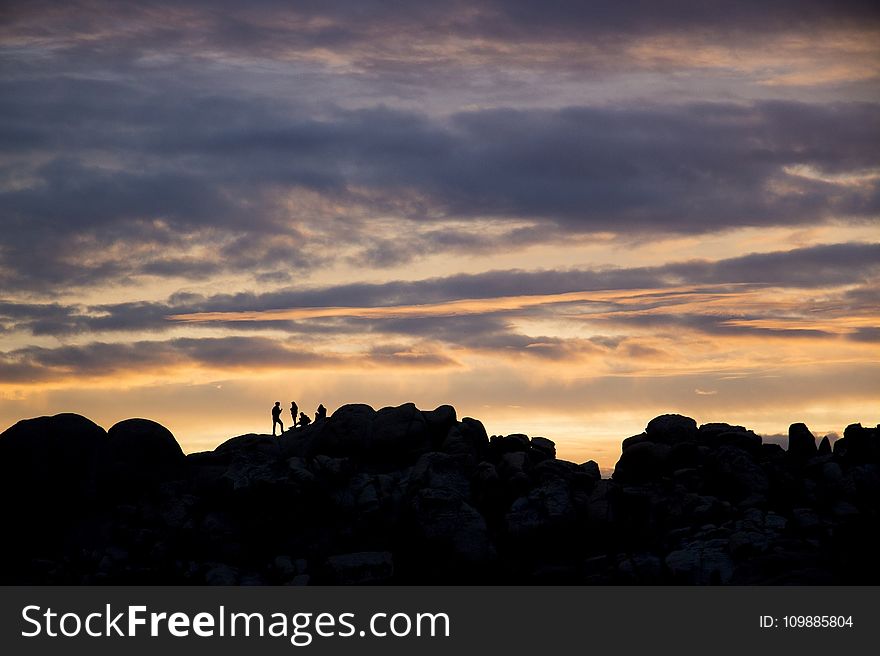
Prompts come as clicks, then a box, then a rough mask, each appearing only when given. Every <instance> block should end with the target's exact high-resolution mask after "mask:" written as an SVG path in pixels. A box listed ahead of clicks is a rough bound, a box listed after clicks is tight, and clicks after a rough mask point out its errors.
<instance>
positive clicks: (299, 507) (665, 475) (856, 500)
mask: <svg viewBox="0 0 880 656" xmlns="http://www.w3.org/2000/svg"><path fill="white" fill-rule="evenodd" d="M0 521H2V524H3V533H4V536H5V539H4V540H3V544H2V547H0V582H2V583H3V584H197V585H201V584H226V585H247V584H269V585H280V584H285V585H287V584H290V585H304V584H342V585H351V584H371V583H378V584H386V583H393V584H432V583H443V584H450V583H467V584H483V583H485V584H490V583H492V584H498V583H500V584H547V583H550V584H668V583H672V584H769V585H775V584H841V583H842V584H868V583H871V584H877V583H878V582H880V556H878V554H880V549H878V547H880V430H878V428H865V427H862V426H861V425H859V424H853V425H851V426H848V427H847V428H846V431H845V432H844V435H843V437H842V438H840V439H838V440H836V441H835V442H834V444H833V446H832V444H831V442H830V440H829V439H828V438H827V437H826V438H824V439H823V440H822V441H821V442H820V443H819V444H818V445H817V444H816V440H815V438H814V437H813V435H812V433H810V431H809V429H808V428H807V427H806V426H804V425H803V424H793V425H792V426H791V429H790V431H789V443H788V449H787V450H786V449H783V448H782V447H781V446H779V445H776V444H768V443H764V442H763V441H762V439H761V437H760V436H758V435H756V434H755V433H754V432H752V431H750V430H747V429H746V428H744V427H742V426H732V425H729V424H718V423H713V424H704V425H702V426H697V424H696V422H695V421H694V420H693V419H690V418H688V417H683V416H680V415H663V416H660V417H657V418H655V419H653V420H651V422H649V423H648V425H647V427H646V429H645V432H644V433H642V434H640V435H636V436H633V437H630V438H627V439H625V440H623V444H622V453H621V457H620V460H619V461H618V463H617V465H616V467H615V470H614V474H613V476H612V477H611V478H610V479H602V478H601V477H600V474H599V468H598V466H597V465H596V463H595V462H592V461H590V462H586V463H583V464H576V463H572V462H567V461H565V460H560V459H558V458H556V449H555V445H554V444H553V442H552V441H550V440H548V439H545V438H542V437H531V438H530V437H528V436H526V435H506V436H492V437H491V438H490V437H489V436H488V435H487V434H486V431H485V429H484V427H483V425H482V424H481V423H480V422H479V421H477V420H476V419H472V418H468V417H465V418H462V419H458V417H457V414H456V411H455V409H454V408H452V407H451V406H440V407H439V408H437V409H435V410H431V411H422V410H419V409H417V408H416V407H415V406H414V405H413V404H405V405H402V406H399V407H390V408H382V409H381V410H378V411H376V410H374V409H373V408H371V407H369V406H366V405H346V406H343V407H341V408H339V409H338V410H336V412H334V413H333V414H332V416H330V417H329V418H327V419H325V420H320V421H317V422H315V423H313V424H311V425H310V426H308V427H306V428H302V429H296V430H293V431H288V432H286V433H285V434H284V435H283V436H282V437H280V438H273V437H271V436H268V435H256V434H251V435H242V436H239V437H234V438H232V439H230V440H227V441H226V442H224V443H223V444H221V445H220V446H218V447H217V448H216V449H214V450H213V451H209V452H203V453H193V454H190V455H184V454H183V452H182V450H181V449H180V446H179V445H178V443H177V441H176V440H175V438H174V436H173V435H172V434H171V433H170V432H169V431H168V430H167V429H165V428H164V427H162V426H161V425H159V424H157V423H155V422H152V421H149V420H146V419H130V420H126V421H123V422H120V423H118V424H116V425H115V426H113V427H112V428H111V429H110V430H109V431H106V432H105V431H104V429H103V428H101V427H100V426H98V425H96V424H94V423H93V422H91V421H90V420H88V419H86V418H85V417H81V416H79V415H74V414H62V415H56V416H54V417H40V418H36V419H28V420H23V421H20V422H19V423H17V424H16V425H14V426H13V427H11V428H9V429H8V430H6V431H5V432H4V433H2V434H0Z"/></svg>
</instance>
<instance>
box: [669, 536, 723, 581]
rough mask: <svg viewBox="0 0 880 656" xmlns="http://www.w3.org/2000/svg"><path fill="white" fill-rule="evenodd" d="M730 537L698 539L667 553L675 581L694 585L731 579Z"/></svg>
mask: <svg viewBox="0 0 880 656" xmlns="http://www.w3.org/2000/svg"><path fill="white" fill-rule="evenodd" d="M728 548H729V545H728V541H727V540H724V539H721V538H715V539H710V540H695V541H693V542H690V543H688V544H686V545H685V546H684V547H683V548H682V549H678V550H676V551H672V552H670V553H669V554H668V555H667V556H666V567H667V568H668V569H669V572H670V574H671V575H672V578H673V580H674V581H676V582H678V583H688V584H691V585H713V584H714V585H719V584H724V583H729V582H730V579H731V577H732V576H733V561H732V560H731V558H730V555H729V550H728Z"/></svg>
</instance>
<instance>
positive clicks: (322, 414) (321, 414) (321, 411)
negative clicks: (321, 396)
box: [315, 403, 327, 421]
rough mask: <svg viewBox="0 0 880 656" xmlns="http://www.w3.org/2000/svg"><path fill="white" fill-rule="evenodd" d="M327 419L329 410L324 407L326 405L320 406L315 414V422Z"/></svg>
mask: <svg viewBox="0 0 880 656" xmlns="http://www.w3.org/2000/svg"><path fill="white" fill-rule="evenodd" d="M326 418H327V408H325V407H324V404H323V403H322V404H321V405H319V406H318V410H317V412H315V421H319V420H321V419H326Z"/></svg>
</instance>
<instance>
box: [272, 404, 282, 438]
mask: <svg viewBox="0 0 880 656" xmlns="http://www.w3.org/2000/svg"><path fill="white" fill-rule="evenodd" d="M275 424H278V425H279V426H281V434H282V435H283V434H284V424H282V423H281V401H275V405H274V406H273V407H272V437H275Z"/></svg>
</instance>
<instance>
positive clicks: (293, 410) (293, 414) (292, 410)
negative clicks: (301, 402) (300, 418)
mask: <svg viewBox="0 0 880 656" xmlns="http://www.w3.org/2000/svg"><path fill="white" fill-rule="evenodd" d="M298 411H299V408H297V407H296V401H291V402H290V420H291V424H290V427H291V428H296V413H297V412H298Z"/></svg>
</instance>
